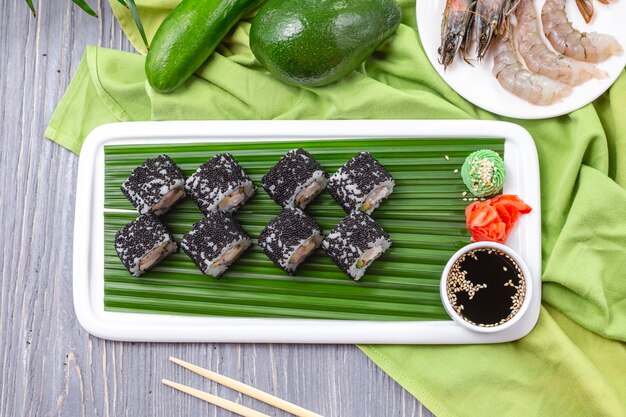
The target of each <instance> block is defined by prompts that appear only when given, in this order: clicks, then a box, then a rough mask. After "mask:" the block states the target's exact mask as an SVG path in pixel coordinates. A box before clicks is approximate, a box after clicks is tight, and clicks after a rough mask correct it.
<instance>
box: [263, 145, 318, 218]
mask: <svg viewBox="0 0 626 417" xmlns="http://www.w3.org/2000/svg"><path fill="white" fill-rule="evenodd" d="M327 183H328V174H326V172H325V171H324V168H322V166H321V165H320V164H319V163H318V162H317V161H316V160H315V158H313V156H312V155H311V154H310V153H308V152H307V151H305V150H304V149H302V148H300V149H292V150H290V151H289V152H287V154H285V156H283V157H282V158H281V159H280V161H278V162H277V163H276V165H274V166H273V167H272V168H270V170H269V171H268V172H267V174H265V176H264V177H263V178H262V179H261V185H263V188H264V189H265V191H267V193H268V194H269V195H270V197H272V198H273V199H274V201H276V202H277V203H278V204H280V205H281V206H282V207H300V208H305V207H306V206H307V204H309V203H310V202H311V201H313V200H314V199H315V197H316V196H317V195H318V194H319V193H321V192H322V190H323V189H324V188H326V184H327Z"/></svg>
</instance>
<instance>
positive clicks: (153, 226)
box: [115, 214, 178, 277]
mask: <svg viewBox="0 0 626 417" xmlns="http://www.w3.org/2000/svg"><path fill="white" fill-rule="evenodd" d="M115 250H116V251H117V255H118V256H119V257H120V260H121V261H122V264H124V266H125V267H126V269H127V270H128V272H130V273H131V274H132V275H134V276H136V277H138V276H140V275H142V274H144V273H145V272H146V271H148V270H149V269H151V268H152V267H154V266H155V265H156V264H158V263H159V262H161V261H162V260H163V259H165V258H166V257H168V256H169V255H170V254H172V253H174V252H178V245H177V244H176V242H175V241H174V238H173V237H172V235H171V234H170V233H169V232H168V231H167V228H166V227H165V225H164V224H163V223H161V221H160V220H159V218H158V217H157V216H156V215H154V214H144V215H143V216H139V217H138V218H136V219H135V220H133V221H132V222H130V223H128V224H127V225H126V226H124V228H122V229H121V230H120V231H118V232H117V234H116V235H115Z"/></svg>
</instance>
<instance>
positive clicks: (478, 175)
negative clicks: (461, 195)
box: [461, 149, 506, 197]
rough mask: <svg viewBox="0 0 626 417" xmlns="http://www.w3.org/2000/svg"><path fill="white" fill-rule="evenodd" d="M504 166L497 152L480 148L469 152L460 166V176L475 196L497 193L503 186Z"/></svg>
mask: <svg viewBox="0 0 626 417" xmlns="http://www.w3.org/2000/svg"><path fill="white" fill-rule="evenodd" d="M505 176H506V168H505V167H504V161H503V160H502V158H500V155H498V153H497V152H494V151H492V150H489V149H481V150H480V151H476V152H473V153H471V154H470V155H469V156H468V157H467V158H466V159H465V162H464V163H463V167H462V168H461V178H463V182H464V183H465V185H466V186H467V188H469V190H470V191H471V192H472V194H474V195H475V196H476V197H487V196H490V195H494V194H497V193H499V192H500V191H501V190H502V187H503V186H504V177H505Z"/></svg>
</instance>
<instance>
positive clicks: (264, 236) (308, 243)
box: [259, 207, 323, 274]
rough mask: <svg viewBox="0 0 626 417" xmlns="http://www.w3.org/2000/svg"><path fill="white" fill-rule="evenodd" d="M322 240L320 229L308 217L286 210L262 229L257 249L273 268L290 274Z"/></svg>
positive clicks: (295, 211) (291, 209)
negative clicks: (268, 259) (259, 248)
mask: <svg viewBox="0 0 626 417" xmlns="http://www.w3.org/2000/svg"><path fill="white" fill-rule="evenodd" d="M322 239H323V235H322V229H321V228H320V226H319V225H318V224H317V223H316V222H315V220H314V219H313V218H312V217H311V216H309V215H308V214H306V213H305V212H304V211H302V210H300V209H297V208H294V207H286V208H284V209H283V211H282V212H280V214H279V215H278V216H276V217H275V218H274V219H273V220H272V221H271V222H270V223H269V224H268V225H267V226H266V227H265V229H263V231H262V232H261V234H260V235H259V246H260V247H261V248H262V249H263V252H265V255H267V257H268V258H270V259H271V261H272V262H274V265H276V266H277V267H279V268H280V269H282V270H283V271H286V272H288V273H289V274H293V273H294V272H295V271H296V269H297V268H298V266H300V264H301V263H302V262H303V261H304V260H305V259H306V258H307V257H308V256H309V255H310V254H311V253H312V252H313V251H314V250H315V249H317V248H318V247H319V246H320V244H321V243H322Z"/></svg>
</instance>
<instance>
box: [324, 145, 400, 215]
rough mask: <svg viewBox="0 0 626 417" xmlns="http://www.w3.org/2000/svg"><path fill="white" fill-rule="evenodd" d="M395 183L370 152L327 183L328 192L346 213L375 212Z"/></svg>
mask: <svg viewBox="0 0 626 417" xmlns="http://www.w3.org/2000/svg"><path fill="white" fill-rule="evenodd" d="M395 185H396V183H395V181H394V180H393V177H392V176H391V174H389V172H387V170H386V169H385V167H384V166H382V165H381V164H380V162H378V160H377V159H376V158H374V157H373V156H372V155H371V154H370V153H369V152H360V153H358V154H356V155H355V156H354V157H352V159H350V160H349V161H348V162H346V163H345V164H344V165H343V166H342V167H341V168H339V170H338V171H337V172H335V173H334V174H333V175H332V176H331V177H330V180H329V181H328V192H329V193H330V195H332V196H333V198H334V199H335V200H337V202H338V203H339V204H340V205H341V207H343V209H344V210H345V211H346V212H347V213H352V212H353V211H360V212H362V213H367V214H370V213H372V212H373V211H374V210H375V209H376V208H378V206H379V205H380V203H381V202H382V201H383V200H385V199H386V198H387V197H388V196H389V194H391V193H392V192H393V187H395Z"/></svg>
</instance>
